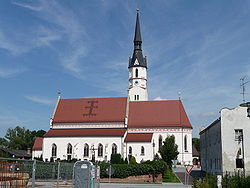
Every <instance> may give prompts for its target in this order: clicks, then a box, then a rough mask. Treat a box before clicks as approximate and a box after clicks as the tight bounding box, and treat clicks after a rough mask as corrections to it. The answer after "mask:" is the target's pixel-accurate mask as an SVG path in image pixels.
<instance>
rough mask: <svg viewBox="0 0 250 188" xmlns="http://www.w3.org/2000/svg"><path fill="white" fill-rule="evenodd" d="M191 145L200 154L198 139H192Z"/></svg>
mask: <svg viewBox="0 0 250 188" xmlns="http://www.w3.org/2000/svg"><path fill="white" fill-rule="evenodd" d="M192 144H193V145H194V147H195V148H196V149H197V151H198V152H200V151H201V150H200V148H201V147H200V139H199V138H192Z"/></svg>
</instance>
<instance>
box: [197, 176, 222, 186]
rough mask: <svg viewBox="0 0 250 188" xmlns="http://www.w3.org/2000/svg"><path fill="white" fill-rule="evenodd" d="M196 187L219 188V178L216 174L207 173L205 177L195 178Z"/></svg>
mask: <svg viewBox="0 0 250 188" xmlns="http://www.w3.org/2000/svg"><path fill="white" fill-rule="evenodd" d="M193 186H194V188H217V178H216V176H215V175H207V176H206V177H204V178H194V180H193Z"/></svg>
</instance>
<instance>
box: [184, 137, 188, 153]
mask: <svg viewBox="0 0 250 188" xmlns="http://www.w3.org/2000/svg"><path fill="white" fill-rule="evenodd" d="M184 150H185V151H187V135H185V137H184Z"/></svg>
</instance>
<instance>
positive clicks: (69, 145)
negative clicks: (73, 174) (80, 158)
mask: <svg viewBox="0 0 250 188" xmlns="http://www.w3.org/2000/svg"><path fill="white" fill-rule="evenodd" d="M71 159H72V145H71V144H70V143H69V144H68V146H67V160H71Z"/></svg>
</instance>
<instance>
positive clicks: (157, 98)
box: [154, 96, 167, 101]
mask: <svg viewBox="0 0 250 188" xmlns="http://www.w3.org/2000/svg"><path fill="white" fill-rule="evenodd" d="M154 100H155V101H159V100H167V99H163V98H161V97H160V96H158V97H156V98H155V99H154Z"/></svg>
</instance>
